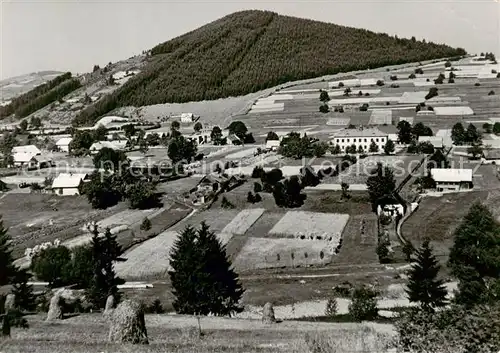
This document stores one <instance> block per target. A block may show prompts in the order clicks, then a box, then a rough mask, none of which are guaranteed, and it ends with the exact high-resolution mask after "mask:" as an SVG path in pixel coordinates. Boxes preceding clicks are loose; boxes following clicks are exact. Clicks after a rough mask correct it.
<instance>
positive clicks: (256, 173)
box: [252, 166, 266, 179]
mask: <svg viewBox="0 0 500 353" xmlns="http://www.w3.org/2000/svg"><path fill="white" fill-rule="evenodd" d="M265 174H266V172H265V171H264V168H262V167H260V166H257V167H255V168H253V171H252V178H254V179H261V178H262V177H263V176H264V175H265Z"/></svg>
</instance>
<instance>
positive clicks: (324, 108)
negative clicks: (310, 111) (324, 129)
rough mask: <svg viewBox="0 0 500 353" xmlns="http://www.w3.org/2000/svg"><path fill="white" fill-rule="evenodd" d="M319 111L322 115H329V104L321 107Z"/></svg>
mask: <svg viewBox="0 0 500 353" xmlns="http://www.w3.org/2000/svg"><path fill="white" fill-rule="evenodd" d="M319 111H320V112H321V113H328V112H329V111H330V108H329V107H328V104H322V105H320V106H319Z"/></svg>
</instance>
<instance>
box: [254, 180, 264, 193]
mask: <svg viewBox="0 0 500 353" xmlns="http://www.w3.org/2000/svg"><path fill="white" fill-rule="evenodd" d="M261 191H262V185H261V184H260V183H257V182H255V183H253V192H255V193H258V192H261Z"/></svg>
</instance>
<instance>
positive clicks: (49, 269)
mask: <svg viewBox="0 0 500 353" xmlns="http://www.w3.org/2000/svg"><path fill="white" fill-rule="evenodd" d="M31 270H32V271H33V273H34V274H35V275H36V277H37V278H38V279H39V280H41V281H46V282H49V286H51V287H57V286H61V285H65V284H68V279H69V278H68V277H70V273H71V252H70V251H69V249H68V248H67V247H65V246H55V247H50V248H47V249H44V250H42V251H41V252H40V253H38V254H37V255H35V257H33V259H32V260H31Z"/></svg>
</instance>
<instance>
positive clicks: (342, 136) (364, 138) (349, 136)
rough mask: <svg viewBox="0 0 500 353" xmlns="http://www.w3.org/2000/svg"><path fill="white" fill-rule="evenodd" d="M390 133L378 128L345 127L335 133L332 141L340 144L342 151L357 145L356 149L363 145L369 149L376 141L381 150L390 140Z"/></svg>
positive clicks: (366, 149)
mask: <svg viewBox="0 0 500 353" xmlns="http://www.w3.org/2000/svg"><path fill="white" fill-rule="evenodd" d="M388 136H389V135H388V134H387V133H385V132H382V131H380V130H379V129H377V128H368V129H344V130H342V131H340V132H338V133H337V134H335V135H334V137H333V140H332V143H333V144H335V145H339V146H340V149H341V150H342V151H345V149H346V148H347V147H349V146H352V145H355V146H356V149H359V147H362V148H363V150H365V151H368V150H369V148H370V144H371V143H372V142H375V144H376V145H377V146H378V148H379V150H383V148H384V145H385V144H386V142H387V140H388Z"/></svg>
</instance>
